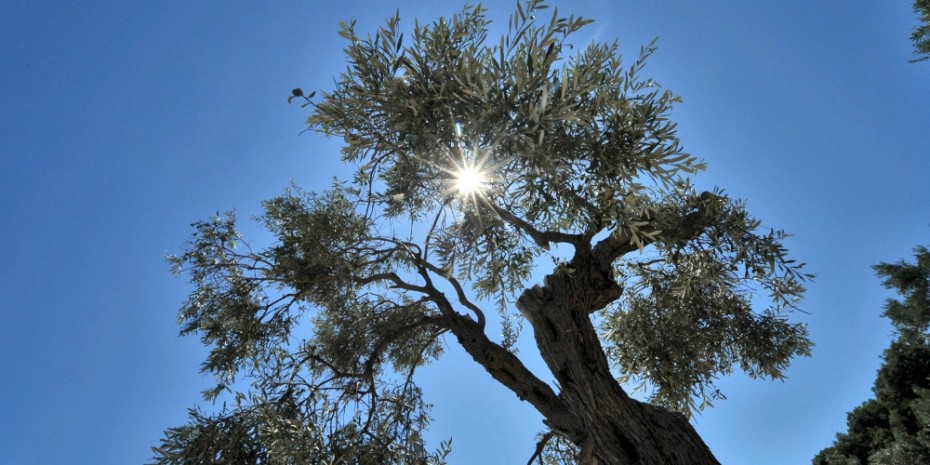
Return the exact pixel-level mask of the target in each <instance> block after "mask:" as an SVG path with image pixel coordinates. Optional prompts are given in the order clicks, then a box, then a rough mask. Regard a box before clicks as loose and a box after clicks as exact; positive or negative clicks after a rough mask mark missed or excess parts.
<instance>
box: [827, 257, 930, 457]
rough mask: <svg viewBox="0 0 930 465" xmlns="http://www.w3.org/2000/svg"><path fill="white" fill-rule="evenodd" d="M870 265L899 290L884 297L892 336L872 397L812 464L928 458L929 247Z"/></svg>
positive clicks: (885, 282) (929, 358)
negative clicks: (912, 257)
mask: <svg viewBox="0 0 930 465" xmlns="http://www.w3.org/2000/svg"><path fill="white" fill-rule="evenodd" d="M875 270H876V272H877V273H878V275H879V276H881V277H882V278H884V284H885V286H886V287H888V288H890V289H894V290H895V291H896V292H897V293H898V294H900V295H901V296H902V299H901V300H894V299H889V300H888V302H887V304H886V305H885V312H884V316H885V317H886V318H888V319H889V320H891V322H892V324H893V325H894V327H895V331H896V333H897V338H896V339H895V340H894V341H893V342H892V343H891V347H889V348H888V349H887V350H886V351H885V354H884V357H883V358H884V363H883V365H882V367H881V368H880V369H879V370H878V378H877V379H876V380H875V387H873V388H872V391H873V392H874V393H875V398H874V399H870V400H867V401H866V402H864V403H863V404H862V405H860V406H859V407H856V408H855V409H854V410H853V411H851V412H849V418H848V430H847V432H846V433H842V434H838V435H837V439H836V442H835V443H834V444H833V446H831V447H829V448H827V449H824V450H823V451H821V452H820V454H818V455H817V457H816V458H815V459H814V464H815V465H836V464H842V465H847V464H850V465H851V464H856V465H859V464H861V465H866V464H868V465H897V464H901V465H905V464H917V463H930V334H928V327H930V250H927V249H926V248H924V247H918V248H917V249H916V251H915V261H914V262H913V263H907V262H903V261H902V262H899V263H891V264H889V263H883V264H880V265H877V266H876V267H875Z"/></svg>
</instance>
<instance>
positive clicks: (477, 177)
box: [454, 165, 488, 196]
mask: <svg viewBox="0 0 930 465" xmlns="http://www.w3.org/2000/svg"><path fill="white" fill-rule="evenodd" d="M454 174H455V182H454V186H455V190H456V191H458V193H459V195H462V196H470V195H475V194H478V193H480V192H481V191H482V190H483V189H484V188H485V187H487V182H488V179H487V176H485V174H484V172H483V171H482V170H481V169H480V168H478V167H477V166H469V165H464V166H462V167H460V168H459V169H458V171H457V172H455V173H454Z"/></svg>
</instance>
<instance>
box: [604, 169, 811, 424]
mask: <svg viewBox="0 0 930 465" xmlns="http://www.w3.org/2000/svg"><path fill="white" fill-rule="evenodd" d="M702 203H703V204H705V207H704V208H702V209H700V210H698V209H697V206H698V205H701V204H702ZM707 204H709V205H707ZM696 212H700V213H699V214H696ZM655 223H657V225H658V227H659V228H660V229H661V230H662V231H663V232H662V233H661V234H658V235H657V237H656V240H655V243H654V246H653V247H652V248H651V249H650V250H651V253H646V254H643V256H642V258H641V259H638V260H629V261H626V262H621V263H620V264H619V266H618V270H617V271H618V274H619V275H620V276H621V277H622V279H621V282H623V283H624V287H625V293H624V296H623V297H622V298H621V299H620V301H618V302H617V304H616V305H614V306H613V307H612V308H610V309H608V310H607V311H606V312H605V315H604V319H603V328H604V332H605V338H606V340H607V341H608V342H610V343H611V344H612V346H611V349H610V353H611V355H612V358H613V360H614V361H615V363H616V364H617V367H618V370H619V372H620V373H621V374H622V376H621V377H620V380H621V382H625V383H629V382H636V383H637V385H638V386H639V388H641V389H651V394H650V400H651V401H652V402H654V403H656V404H658V405H662V406H665V407H667V408H670V409H673V410H678V411H680V412H683V413H686V414H689V413H690V412H692V411H694V410H699V409H703V408H704V407H705V406H707V405H710V404H711V403H712V401H713V400H715V399H719V398H722V397H723V395H722V393H720V391H719V390H718V389H716V388H715V387H714V381H715V379H716V378H717V377H718V376H719V375H725V374H729V373H731V372H732V371H733V369H734V367H738V368H739V369H741V370H742V371H744V372H746V373H748V374H749V375H750V376H752V377H767V378H773V379H781V378H783V377H784V370H785V369H786V368H787V365H788V362H789V360H791V358H793V357H795V356H798V355H804V356H809V355H810V349H811V346H812V344H811V342H810V341H809V340H808V338H807V329H806V327H805V326H804V325H803V324H799V323H791V322H789V321H788V320H787V314H786V311H789V310H791V309H793V308H794V307H795V304H796V303H797V302H798V300H799V298H800V296H801V294H802V293H803V291H804V287H803V283H804V281H807V280H809V279H810V278H812V275H810V274H807V273H803V272H802V269H803V264H796V263H794V262H793V261H792V260H791V259H790V258H788V256H787V250H786V249H785V248H784V246H783V245H782V240H783V239H785V238H786V237H787V234H785V233H784V232H782V231H770V232H769V233H767V234H761V235H760V234H758V233H756V231H757V229H759V227H760V222H759V221H758V220H756V219H754V218H752V217H751V216H750V215H749V214H748V212H747V211H746V209H745V205H744V204H743V203H742V202H738V201H732V200H730V199H728V198H727V197H726V196H725V195H723V194H722V193H720V192H718V193H713V194H712V193H703V194H701V195H697V194H695V193H694V192H693V190H691V189H690V187H689V186H679V187H678V189H677V190H676V191H673V192H671V193H670V195H669V199H668V200H667V201H666V202H664V203H663V204H662V207H661V209H660V210H658V211H657V212H656V219H655ZM763 292H764V293H767V294H768V300H769V301H770V302H771V306H770V307H769V308H767V309H764V310H763V311H756V310H754V307H756V306H757V304H758V302H753V299H754V298H755V296H757V294H759V293H763Z"/></svg>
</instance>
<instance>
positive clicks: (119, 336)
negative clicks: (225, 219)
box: [0, 0, 930, 465]
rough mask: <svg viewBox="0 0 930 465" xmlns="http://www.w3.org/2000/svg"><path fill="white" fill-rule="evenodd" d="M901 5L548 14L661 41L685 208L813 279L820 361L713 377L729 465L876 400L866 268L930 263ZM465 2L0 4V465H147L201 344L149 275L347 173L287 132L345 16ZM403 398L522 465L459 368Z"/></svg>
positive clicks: (806, 456) (334, 158) (485, 388)
mask: <svg viewBox="0 0 930 465" xmlns="http://www.w3.org/2000/svg"><path fill="white" fill-rule="evenodd" d="M910 4H911V1H910V0H899V1H882V2H876V1H871V0H868V1H866V0H859V1H850V2H826V1H821V2H810V1H801V0H790V1H782V2H747V1H736V0H731V1H715V2H690V1H668V2H652V1H645V0H635V1H634V0H588V1H575V2H571V1H564V2H560V3H558V4H556V5H557V6H559V7H560V9H561V10H563V11H565V12H574V13H577V14H581V15H583V16H586V17H591V18H594V19H595V20H596V22H595V24H594V25H592V26H591V27H590V32H591V33H592V34H594V35H596V37H597V38H598V39H600V40H612V39H613V38H619V39H620V40H621V44H622V48H623V50H624V51H625V52H626V54H627V55H633V54H634V53H635V51H636V50H638V48H639V46H640V45H642V44H645V43H648V42H649V41H650V40H651V39H652V38H653V37H656V36H658V37H659V38H660V42H659V46H660V48H659V52H658V54H657V55H656V56H655V57H654V59H653V60H652V61H651V64H650V65H649V66H648V68H647V73H648V74H649V75H651V76H652V77H654V78H655V79H657V80H658V81H659V82H661V83H662V84H663V85H665V87H667V88H669V89H672V90H674V91H676V92H677V93H678V94H680V95H681V96H682V97H683V98H684V104H683V105H680V106H679V107H678V109H677V111H676V112H675V115H674V117H675V119H676V120H677V121H678V122H679V123H680V136H681V138H682V140H683V143H684V145H685V147H686V148H687V149H688V150H690V151H691V152H693V153H695V154H697V155H699V156H701V157H702V158H704V159H705V160H706V161H707V162H708V164H709V169H708V171H707V172H705V173H703V174H701V175H700V176H699V177H698V178H697V179H696V180H695V182H696V183H697V185H698V186H699V187H710V186H714V185H718V186H721V187H723V188H725V189H726V191H727V192H728V193H729V194H731V195H733V196H736V197H741V198H745V199H747V200H748V202H749V207H750V210H751V211H753V212H754V213H755V214H756V215H757V216H759V217H760V218H761V219H763V220H764V221H765V223H766V224H767V225H771V226H775V227H778V228H784V229H786V230H788V231H789V232H792V233H794V234H795V237H793V238H792V239H791V240H790V241H789V246H790V248H791V250H792V251H793V254H794V256H795V257H796V258H798V259H800V260H803V261H806V262H808V263H809V267H810V269H811V270H812V271H813V272H816V273H817V274H818V278H817V280H816V281H815V282H814V283H813V284H812V285H811V286H810V289H809V293H808V298H807V299H806V301H805V302H804V304H803V308H804V309H805V310H806V311H808V312H809V315H805V314H797V315H796V318H797V319H798V320H800V321H805V322H807V323H808V324H809V325H810V330H811V336H812V337H813V339H814V340H815V341H816V343H817V346H816V348H815V350H814V356H813V358H810V359H802V360H797V361H796V362H795V363H794V364H793V365H792V368H791V369H790V371H789V372H788V375H789V379H788V380H787V381H785V382H784V383H782V382H766V381H750V380H747V379H746V378H745V377H744V376H741V375H736V376H733V377H731V378H728V379H724V380H722V381H721V383H720V385H721V387H722V389H723V391H724V392H725V393H726V394H727V395H728V396H729V400H726V401H722V402H719V403H718V404H717V405H716V406H715V407H714V408H712V409H709V410H706V411H705V412H704V413H703V415H702V416H700V417H699V418H697V420H696V425H697V428H698V430H699V432H700V433H701V434H702V436H703V437H704V438H705V440H706V441H707V443H708V444H709V445H710V446H711V448H712V449H713V451H714V452H715V453H716V454H717V456H718V458H719V459H720V460H721V461H722V462H723V463H725V464H754V465H768V464H771V465H784V464H801V463H809V461H810V459H811V457H812V456H813V455H814V454H815V453H816V452H817V451H819V450H820V449H821V448H823V447H825V446H827V445H829V444H830V442H831V441H832V439H833V436H834V434H835V433H836V432H837V431H838V430H841V429H844V428H845V417H846V412H847V411H848V410H850V409H851V408H853V407H855V406H856V405H858V404H859V403H860V402H862V401H863V400H865V399H866V398H867V397H869V396H870V394H871V393H870V388H871V384H872V381H873V379H874V375H875V370H876V369H877V367H878V365H879V362H880V360H879V356H880V354H881V351H882V350H883V349H884V348H885V347H886V346H887V344H888V341H889V335H890V327H889V325H888V324H887V323H886V322H885V321H884V320H882V319H880V318H879V317H878V315H879V314H880V312H881V305H882V302H883V300H884V299H885V298H886V297H888V293H887V292H885V290H884V289H883V288H882V287H881V286H880V284H879V282H878V280H877V279H875V277H874V275H873V273H872V271H871V269H870V268H869V267H870V265H872V264H875V263H877V262H880V261H893V260H898V259H900V258H905V257H908V256H909V254H910V251H911V249H912V248H913V247H914V246H915V245H918V244H928V243H930V234H928V233H930V211H928V210H930V207H928V205H930V203H928V200H930V183H928V182H927V177H928V175H930V63H921V64H911V63H908V59H909V58H911V45H910V43H909V41H908V35H909V33H910V30H911V29H912V28H913V27H914V26H915V24H916V21H915V19H914V18H913V15H912V12H911V10H910ZM460 5H461V4H460V3H458V2H438V1H425V0H423V1H413V0H398V1H395V2H382V1H366V2H344V3H341V2H336V1H325V2H324V1H316V2H296V1H293V2H257V1H252V2H245V1H242V2H191V1H184V2H180V1H165V2H151V1H145V2H142V1H136V0H119V1H95V2H86V3H82V4H80V5H78V4H75V3H73V2H51V1H41V0H33V1H28V2H26V1H20V2H4V4H3V8H2V10H0V11H2V13H0V70H2V71H0V102H2V105H3V107H2V111H0V199H2V201H0V239H2V240H0V257H2V260H3V265H4V266H3V267H2V268H0V291H2V293H0V295H2V296H3V299H2V304H0V370H2V373H3V375H2V381H0V451H2V453H0V455H2V458H0V463H3V464H7V463H8V464H11V465H14V464H15V465H55V464H63V463H68V464H78V465H82V464H87V465H90V464H126V463H141V462H143V461H145V460H147V459H148V458H149V457H150V451H149V447H150V446H151V445H154V444H155V443H156V442H157V441H158V439H159V438H160V437H161V432H162V430H163V429H164V428H166V427H169V426H174V425H177V424H179V423H180V422H182V421H184V419H185V410H186V408H187V407H190V406H192V405H194V404H195V403H196V402H197V401H198V400H199V391H200V390H201V389H204V388H206V387H208V386H210V383H211V381H210V380H209V379H206V378H204V377H202V376H200V375H199V374H198V367H199V364H200V362H201V360H202V357H203V355H204V351H203V349H202V348H200V345H199V342H198V341H197V340H196V338H184V339H181V338H178V337H177V336H176V334H177V328H176V326H175V317H176V309H177V308H178V306H179V304H180V302H181V301H182V300H183V299H184V297H185V296H186V292H187V291H188V290H189V289H188V287H187V285H186V284H185V282H184V280H182V279H177V278H174V277H172V276H171V275H170V274H169V272H168V266H167V265H166V264H165V262H164V259H163V257H164V255H165V253H166V252H169V251H178V250H179V249H180V247H181V246H182V244H183V241H184V240H185V239H186V237H187V236H188V234H189V233H190V228H189V224H190V223H191V222H193V221H195V220H198V219H202V218H205V217H208V216H210V215H212V214H214V213H215V212H217V211H224V210H228V209H232V208H236V209H238V211H239V213H240V218H248V217H249V216H251V215H253V214H256V213H258V211H259V201H260V200H262V199H265V198H269V197H271V196H274V195H276V194H278V193H280V192H281V191H282V190H283V188H285V187H286V186H287V185H288V184H289V183H290V181H291V180H292V179H293V180H295V181H296V182H297V183H298V184H300V185H302V186H305V187H307V188H308V189H320V188H324V187H325V186H326V185H328V183H329V180H330V179H331V177H332V176H334V175H345V173H346V171H345V169H344V168H343V167H342V166H341V165H340V164H339V162H338V147H339V146H338V141H332V140H324V139H322V138H320V137H318V136H315V135H312V134H304V135H301V136H298V134H299V133H300V132H301V130H302V129H303V125H302V121H303V118H304V117H305V116H306V114H305V112H304V111H302V110H301V109H300V108H298V107H297V106H289V105H287V104H286V102H285V100H286V97H287V96H288V94H289V92H290V89H291V88H292V87H296V86H301V87H303V88H305V89H319V88H322V89H327V88H329V87H330V86H331V85H332V76H333V75H335V74H337V73H338V72H340V71H341V70H342V69H343V67H344V61H343V58H342V55H341V51H340V50H341V47H342V43H341V39H339V38H338V36H337V34H336V31H337V28H338V21H339V20H340V19H350V18H358V19H359V24H360V29H361V30H363V31H364V30H372V29H373V28H374V27H375V26H377V25H379V24H380V22H381V19H382V18H384V17H386V16H388V15H391V14H393V13H394V11H395V9H396V8H399V9H400V12H401V16H402V18H404V20H403V23H402V24H406V25H407V27H409V26H411V25H412V19H413V18H414V17H418V18H420V20H421V21H427V20H432V19H435V18H436V17H437V16H439V15H445V14H450V13H452V12H455V11H458V9H459V7H460ZM488 5H489V7H490V9H491V12H490V13H491V15H492V17H496V18H503V17H505V16H506V15H507V14H509V13H510V11H511V9H512V7H513V2H512V1H505V2H489V3H488ZM502 22H503V21H498V25H500V24H501V23H502ZM244 229H245V233H246V234H252V235H257V234H260V231H259V230H258V228H257V227H255V226H253V225H247V226H246V227H245V228H244ZM523 353H524V354H527V353H529V351H526V350H525V351H524V352H523ZM422 384H423V386H424V388H425V390H426V392H427V394H428V398H429V400H431V401H432V402H434V403H435V405H436V407H435V410H434V414H435V417H436V421H435V423H434V427H433V433H432V435H433V437H434V438H446V437H449V436H451V437H453V444H454V452H453V456H452V463H453V464H457V465H463V464H477V463H489V464H514V463H525V461H526V460H527V459H528V457H529V455H530V453H531V452H532V447H533V439H532V435H533V434H534V433H535V432H537V431H539V430H540V429H541V424H540V422H539V418H538V417H537V416H536V415H535V414H534V413H533V411H532V410H531V409H530V407H529V406H528V405H526V404H521V403H520V402H518V401H517V399H516V398H515V397H514V396H513V395H511V394H510V393H508V392H506V391H504V390H503V389H502V388H499V387H497V386H495V385H494V384H493V383H492V382H490V379H489V377H488V376H487V375H486V374H485V373H483V372H482V371H480V370H478V369H477V368H476V367H475V366H473V363H472V362H471V361H470V360H468V358H467V357H465V356H463V355H462V354H461V353H460V352H459V351H458V350H456V349H455V347H454V346H450V351H449V354H448V356H447V357H446V358H445V359H443V360H441V361H440V362H439V363H437V364H436V365H434V366H431V367H429V369H427V370H426V371H425V372H424V376H423V377H422Z"/></svg>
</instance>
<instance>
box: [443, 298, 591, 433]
mask: <svg viewBox="0 0 930 465" xmlns="http://www.w3.org/2000/svg"><path fill="white" fill-rule="evenodd" d="M430 296H431V300H432V301H433V302H434V303H436V304H437V305H438V306H439V309H440V312H441V313H442V315H443V317H444V318H445V319H446V326H447V327H448V328H449V330H450V331H451V332H452V334H453V335H455V337H456V339H457V340H458V341H459V344H461V345H462V348H464V349H465V351H466V352H468V354H469V355H471V356H472V358H473V359H474V360H475V361H476V362H478V364H479V365H481V366H482V367H484V369H485V370H486V371H487V372H488V373H490V374H491V376H492V377H493V378H494V379H495V380H497V381H498V382H500V383H501V384H503V385H504V386H506V387H507V388H508V389H510V390H511V391H513V393H514V394H516V395H517V397H518V398H519V399H520V400H525V401H527V402H529V403H530V405H532V406H533V407H535V408H536V410H538V411H539V413H541V414H542V415H543V417H544V418H545V420H544V423H545V424H546V425H547V426H549V428H551V429H552V430H554V431H558V432H562V433H564V434H566V435H568V436H570V437H577V436H578V435H579V434H580V431H581V429H580V426H581V424H580V423H579V422H578V421H577V419H576V418H575V417H574V415H572V414H571V412H570V411H569V410H568V408H567V406H566V405H565V403H564V401H563V400H562V399H561V398H560V397H559V396H558V395H557V394H556V393H555V392H554V391H553V390H552V388H551V387H549V385H548V384H546V383H544V382H543V381H542V380H540V379H539V378H537V377H536V375H534V374H533V372H531V371H530V370H529V369H528V368H526V366H525V365H523V362H521V361H520V359H519V358H517V356H516V355H514V354H513V353H511V352H510V351H508V350H507V349H504V348H503V347H501V346H500V345H499V344H497V343H495V342H494V341H492V340H490V339H489V338H488V337H487V335H485V334H484V330H483V328H481V326H480V325H478V323H476V322H475V321H473V320H471V319H470V318H467V317H465V316H464V315H461V314H459V313H457V312H455V310H454V309H453V308H452V304H451V303H450V302H449V301H448V299H446V297H445V295H443V294H442V293H441V292H439V291H438V290H436V289H434V288H431V289H430Z"/></svg>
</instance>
